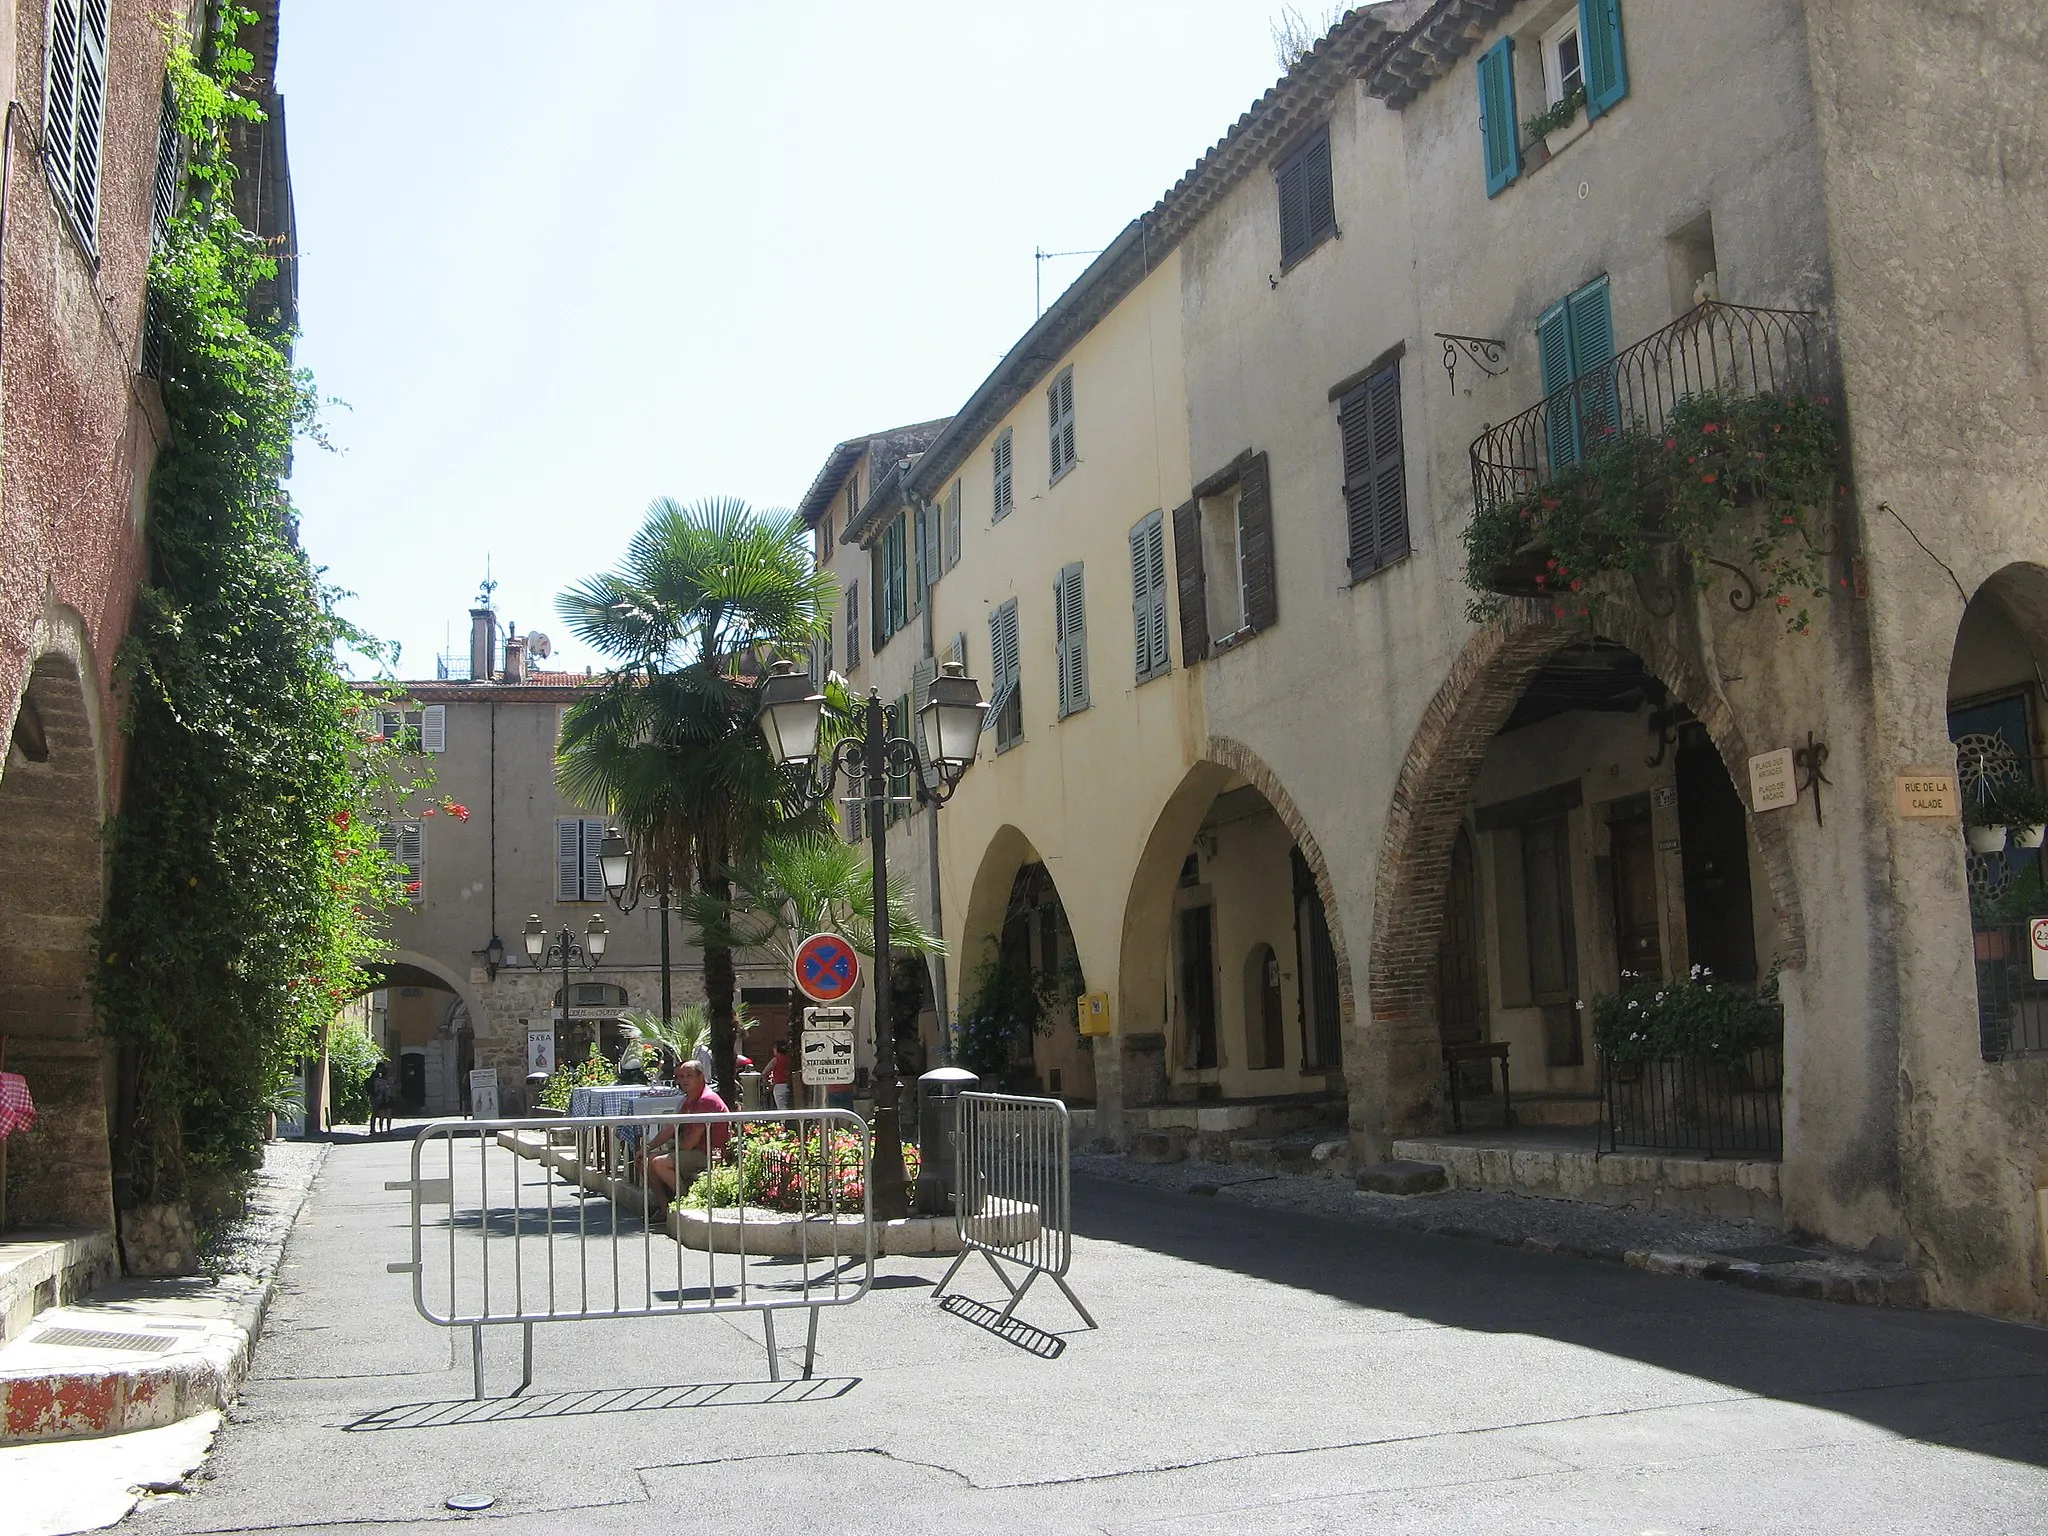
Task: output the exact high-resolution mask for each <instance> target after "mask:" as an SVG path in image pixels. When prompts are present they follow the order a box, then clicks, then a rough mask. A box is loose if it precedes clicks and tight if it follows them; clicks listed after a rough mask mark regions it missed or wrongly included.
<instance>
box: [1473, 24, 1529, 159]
mask: <svg viewBox="0 0 2048 1536" xmlns="http://www.w3.org/2000/svg"><path fill="white" fill-rule="evenodd" d="M1521 131H1522V128H1521V124H1520V123H1518V122H1517V121H1516V120H1515V40H1514V39H1513V38H1512V37H1504V38H1502V39H1501V40H1500V41H1499V42H1497V43H1495V44H1494V45H1493V46H1492V47H1491V48H1489V49H1487V50H1486V52H1484V53H1482V54H1481V55H1480V56H1479V139H1480V144H1481V147H1482V149H1483V151H1484V154H1485V160H1486V195H1487V196H1488V197H1498V196H1499V195H1500V194H1501V193H1502V192H1503V191H1505V190H1506V189H1507V186H1508V184H1509V183H1510V182H1512V181H1514V180H1515V178H1516V177H1518V176H1520V175H1521V174H1522V146H1521V138H1520V135H1521Z"/></svg>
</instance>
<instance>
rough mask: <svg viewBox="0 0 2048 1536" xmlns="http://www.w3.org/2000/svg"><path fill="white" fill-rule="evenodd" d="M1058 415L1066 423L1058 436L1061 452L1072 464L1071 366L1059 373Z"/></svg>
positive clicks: (1072, 404)
mask: <svg viewBox="0 0 2048 1536" xmlns="http://www.w3.org/2000/svg"><path fill="white" fill-rule="evenodd" d="M1060 415H1061V417H1062V418H1063V419H1064V420H1065V423H1066V426H1065V428H1064V430H1063V431H1062V432H1061V434H1060V437H1061V441H1060V447H1061V450H1062V451H1063V452H1064V453H1065V455H1066V461H1067V463H1068V464H1069V465H1072V464H1073V462H1074V459H1075V453H1074V370H1073V369H1071V368H1069V369H1068V370H1067V371H1066V372H1065V373H1063V374H1061V375H1060Z"/></svg>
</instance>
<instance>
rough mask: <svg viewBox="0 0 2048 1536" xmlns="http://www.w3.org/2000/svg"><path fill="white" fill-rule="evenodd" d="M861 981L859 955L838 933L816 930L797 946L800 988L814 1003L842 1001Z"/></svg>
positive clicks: (797, 973) (797, 979)
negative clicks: (855, 984)
mask: <svg viewBox="0 0 2048 1536" xmlns="http://www.w3.org/2000/svg"><path fill="white" fill-rule="evenodd" d="M859 980H860V957H859V956H858V955H856V954H855V953H854V952H853V946H852V945H851V944H849V943H847V942H846V940H844V939H842V938H841V937H839V935H838V934H836V933H814V934H812V935H811V936H810V937H809V938H808V939H805V940H804V941H803V943H801V944H799V945H798V946H797V947H796V985H797V990H798V991H800V992H802V993H803V995H804V996H805V997H808V998H809V999H810V1000H811V1001H812V1002H814V1003H836V1002H839V1001H840V1000H841V999H842V998H844V997H845V996H846V995H847V994H848V993H850V992H851V991H852V990H853V987H854V983H855V982H857V981H859ZM848 1081H851V1079H848Z"/></svg>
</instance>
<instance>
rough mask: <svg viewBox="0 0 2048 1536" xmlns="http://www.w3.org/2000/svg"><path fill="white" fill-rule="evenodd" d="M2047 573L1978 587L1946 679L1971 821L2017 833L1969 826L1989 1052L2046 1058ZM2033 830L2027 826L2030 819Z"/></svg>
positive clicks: (2039, 570)
mask: <svg viewBox="0 0 2048 1536" xmlns="http://www.w3.org/2000/svg"><path fill="white" fill-rule="evenodd" d="M2044 655H2048V569H2044V568H2043V567H2042V566H2039V565H2035V564H2032V563H2031V562H2021V563H2016V564H2012V565H2008V566H2005V567H2004V568H2002V569H2001V570H1999V571H1996V572H1994V573H1993V574H1992V575H1991V576H1990V577H1989V578H1987V579H1986V580H1985V582H1984V583H1983V585H1982V586H1980V587H1978V589H1977V591H1976V592H1975V594H1974V595H1973V596H1972V597H1971V599H1970V601H1969V604H1968V606H1967V607H1966V608H1965V609H1964V611H1963V616H1962V619H1961V621H1960V622H1959V623H1958V624H1957V626H1956V640H1955V649H1954V651H1953V652H1952V653H1951V655H1950V660H1949V674H1948V698H1947V704H1948V734H1949V740H1950V741H1951V742H1952V743H1954V745H1955V749H1956V776H1957V787H1958V789H1959V791H1960V793H1961V798H1962V801H1963V806H1962V809H1963V816H1964V820H1965V822H1966V824H1967V823H1969V822H1973V821H1975V822H1991V823H1996V824H1998V825H2004V826H2006V827H2008V828H2009V830H2008V831H2007V832H2006V833H2004V834H2003V835H1998V834H1996V833H1994V832H1993V831H1992V829H1991V828H1990V827H1978V828H1975V829H1971V830H1970V832H1969V837H1968V841H1967V842H1966V844H1965V849H1966V851H1965V854H1964V866H1965V870H1966V872H1967V876H1968V880H1967V884H1968V891H1969V900H1970V927H1971V932H1972V945H1973V949H1974V963H1975V966H1976V979H1977V1027H1978V1042H1979V1046H1980V1048H1981V1051H1982V1054H1983V1056H1984V1058H1985V1059H1986V1060H1987V1061H1988V1060H2005V1059H2010V1058H2013V1057H2018V1056H2034V1055H2040V1054H2043V1053H2048V983H2044V982H2037V981H2035V980H2034V979H2033V967H2032V965H2031V963H2030V962H2029V959H2028V956H2029V953H2030V947H2029V936H2028V932H2027V922H2026V920H2027V919H2028V918H2029V917H2030V916H2033V915H2036V914H2038V913H2039V912H2042V911H2048V878H2044V866H2043V864H2042V861H2041V849H2040V846H2039V838H2040V832H2039V830H2038V828H2039V826H2040V821H2039V820H2038V819H2037V820H2035V821H2033V822H2032V823H2031V824H2030V823H2029V821H2028V818H2029V817H2030V816H2035V817H2038V816H2039V810H2040V807H2038V806H2035V805H2033V804H2031V803H2030V802H2037V801H2041V800H2043V799H2044V798H2048V767H2044V764H2048V685H2044V683H2043V678H2044V676H2048V673H2044V669H2043V662H2044ZM2030 825H2031V826H2032V828H2033V829H2034V830H2028V827H2029V826H2030Z"/></svg>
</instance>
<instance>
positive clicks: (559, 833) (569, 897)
mask: <svg viewBox="0 0 2048 1536" xmlns="http://www.w3.org/2000/svg"><path fill="white" fill-rule="evenodd" d="M582 831H583V823H582V822H581V821H580V820H578V819H577V818H576V817H574V816H562V817H558V818H556V821H555V900H557V901H581V900H582V899H583V837H582Z"/></svg>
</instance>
